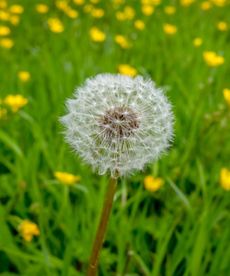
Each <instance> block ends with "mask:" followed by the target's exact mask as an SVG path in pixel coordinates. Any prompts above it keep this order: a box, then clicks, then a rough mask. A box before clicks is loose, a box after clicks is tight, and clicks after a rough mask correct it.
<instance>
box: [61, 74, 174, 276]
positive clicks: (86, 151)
mask: <svg viewBox="0 0 230 276" xmlns="http://www.w3.org/2000/svg"><path fill="white" fill-rule="evenodd" d="M67 110H68V113H67V115H65V116H63V117H62V118H61V122H62V123H63V125H64V127H65V132H64V133H65V138H66V141H67V142H68V143H69V144H70V145H71V147H72V148H73V149H74V151H76V153H77V154H78V155H79V156H80V157H81V158H82V159H83V160H84V161H85V162H86V163H87V164H89V165H91V166H92V168H93V169H94V170H95V171H97V172H98V173H99V174H105V173H107V174H109V175H110V181H109V185H108V190H107V193H106V196H105V202H104V207H103V210H102V215H101V221H100V223H99V227H98V231H97V234H96V239H95V242H94V245H93V249H92V254H91V259H90V262H89V268H88V275H90V276H93V275H96V273H97V264H98V258H99V252H100V249H101V246H102V243H103V239H104V233H105V230H106V225H107V222H108V218H109V214H110V210H111V207H112V201H113V196H114V193H115V190H116V183H117V179H118V178H119V177H121V176H126V175H129V174H131V173H133V172H135V171H136V170H142V169H143V168H144V166H145V165H146V164H147V163H149V162H153V161H155V160H157V159H158V158H159V156H160V155H161V154H162V153H163V152H164V151H165V150H167V148H168V147H169V145H170V142H171V140H172V135H173V115H172V111H171V105H170V103H169V102H168V100H167V98H166V96H165V95H164V93H163V91H162V90H161V89H159V88H157V87H156V86H155V83H154V82H152V81H151V80H150V79H144V78H143V77H141V76H137V77H135V78H130V77H128V76H124V75H113V74H100V75H97V76H95V77H94V78H90V79H88V80H86V82H85V83H84V84H83V86H81V87H79V88H77V89H76V92H75V94H74V98H73V99H70V100H68V101H67Z"/></svg>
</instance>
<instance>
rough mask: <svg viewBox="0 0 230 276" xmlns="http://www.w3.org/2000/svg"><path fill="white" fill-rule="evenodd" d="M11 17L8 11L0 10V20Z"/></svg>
mask: <svg viewBox="0 0 230 276" xmlns="http://www.w3.org/2000/svg"><path fill="white" fill-rule="evenodd" d="M9 17H10V14H9V13H8V12H6V11H1V10H0V20H2V21H7V20H9Z"/></svg>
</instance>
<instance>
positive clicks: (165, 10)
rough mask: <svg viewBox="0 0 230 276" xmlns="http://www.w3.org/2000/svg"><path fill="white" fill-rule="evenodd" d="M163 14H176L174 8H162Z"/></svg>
mask: <svg viewBox="0 0 230 276" xmlns="http://www.w3.org/2000/svg"><path fill="white" fill-rule="evenodd" d="M164 12H165V13H166V14H170V15H171V14H174V13H175V12H176V8H175V7H174V6H166V7H165V8H164Z"/></svg>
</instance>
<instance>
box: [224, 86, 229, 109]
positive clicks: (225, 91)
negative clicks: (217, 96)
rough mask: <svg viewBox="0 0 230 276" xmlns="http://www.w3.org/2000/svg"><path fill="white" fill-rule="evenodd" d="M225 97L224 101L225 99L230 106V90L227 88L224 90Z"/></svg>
mask: <svg viewBox="0 0 230 276" xmlns="http://www.w3.org/2000/svg"><path fill="white" fill-rule="evenodd" d="M223 95H224V99H225V101H226V103H227V104H228V105H229V106H230V89H228V88H225V89H224V90H223Z"/></svg>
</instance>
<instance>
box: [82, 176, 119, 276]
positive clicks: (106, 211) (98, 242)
mask: <svg viewBox="0 0 230 276" xmlns="http://www.w3.org/2000/svg"><path fill="white" fill-rule="evenodd" d="M116 186H117V178H110V181H109V184H108V188H107V192H106V195H105V201H104V205H103V209H102V213H101V218H100V223H99V226H98V228H97V234H96V238H95V240H94V244H93V249H92V252H91V257H90V262H89V267H88V272H87V276H95V275H96V274H97V265H98V260H99V255H100V250H101V247H102V244H103V241H104V237H105V232H106V228H107V224H108V221H109V215H110V212H111V209H112V205H113V198H114V194H115V191H116Z"/></svg>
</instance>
